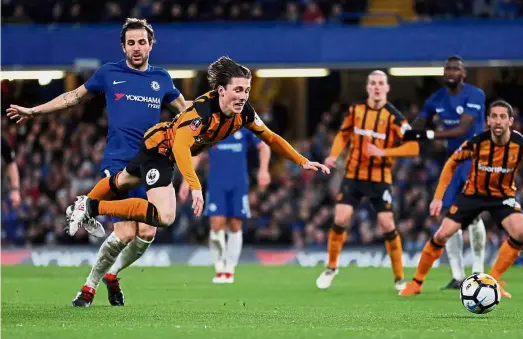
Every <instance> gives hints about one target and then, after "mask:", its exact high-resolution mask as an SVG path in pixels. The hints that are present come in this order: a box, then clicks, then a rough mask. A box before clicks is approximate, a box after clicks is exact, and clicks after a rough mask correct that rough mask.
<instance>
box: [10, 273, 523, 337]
mask: <svg viewBox="0 0 523 339" xmlns="http://www.w3.org/2000/svg"><path fill="white" fill-rule="evenodd" d="M88 272H89V268H88V267H75V268H59V267H47V268H41V267H29V266H15V267H2V338H24V339H28V338H53V339H61V338H64V339H65V338H67V339H71V338H73V339H81V338H97V339H104V338H125V339H135V338H136V339H146V338H227V339H231V338H271V339H273V338H291V339H297V338H318V337H323V338H380V339H383V338H416V339H422V338H460V339H461V338H463V339H465V338H471V339H480V338H489V339H494V338H522V337H523V310H522V307H521V306H522V305H523V304H522V303H521V300H522V298H523V285H522V284H521V281H522V280H521V278H522V277H523V269H521V268H512V269H511V270H509V271H508V272H507V274H506V276H505V277H504V278H505V280H506V281H507V283H508V286H507V289H508V290H509V291H510V292H512V293H513V295H514V298H513V299H511V300H502V301H501V303H500V305H499V306H498V308H497V309H496V310H494V311H493V312H491V313H489V314H486V315H474V314H472V313H469V312H467V311H466V310H465V308H464V307H463V306H462V305H461V303H460V301H459V293H458V292H457V291H446V292H441V291H439V287H440V286H441V285H444V284H445V283H447V281H448V278H449V274H450V273H449V269H448V268H447V267H441V268H439V269H435V270H433V271H432V272H431V274H430V275H429V279H428V280H427V281H426V283H425V285H424V293H423V294H421V295H419V296H416V297H413V298H400V297H398V296H397V295H396V292H395V290H393V288H392V283H391V272H390V270H389V269H381V268H376V269H372V268H356V267H351V268H347V269H342V270H341V272H340V274H339V275H338V277H337V279H336V281H335V283H334V284H333V286H332V287H331V288H330V289H329V290H326V291H322V290H318V289H317V288H316V286H315V279H316V277H317V275H318V274H319V273H320V272H321V268H320V267H317V268H302V267H297V266H285V267H262V266H241V267H239V268H238V271H237V282H236V283H235V284H234V285H213V284H211V275H212V271H211V269H210V268H200V267H185V266H178V267H169V268H134V267H133V268H130V269H128V270H127V271H125V272H124V273H123V274H122V281H121V283H122V288H123V290H124V292H125V296H126V306H125V307H111V306H110V305H109V303H108V301H107V298H106V291H105V287H104V286H100V287H101V288H100V289H99V292H98V295H97V297H96V299H95V302H94V304H93V306H92V307H91V308H87V309H85V308H82V309H78V308H73V307H72V306H71V300H72V298H73V297H74V295H75V294H76V292H77V291H78V290H79V288H80V287H81V285H82V284H83V282H84V278H85V276H86V275H87V273H88ZM412 273H413V271H412V270H408V271H407V274H408V277H410V276H412Z"/></svg>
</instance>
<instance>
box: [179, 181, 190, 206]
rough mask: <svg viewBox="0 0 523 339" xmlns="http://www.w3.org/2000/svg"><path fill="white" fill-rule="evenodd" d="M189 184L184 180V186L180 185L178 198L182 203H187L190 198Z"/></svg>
mask: <svg viewBox="0 0 523 339" xmlns="http://www.w3.org/2000/svg"><path fill="white" fill-rule="evenodd" d="M190 190H191V189H190V187H189V183H188V182H187V181H186V180H184V181H183V182H182V184H181V185H180V189H179V190H178V197H179V198H180V200H181V201H182V202H184V201H186V200H187V198H188V197H189V191H190Z"/></svg>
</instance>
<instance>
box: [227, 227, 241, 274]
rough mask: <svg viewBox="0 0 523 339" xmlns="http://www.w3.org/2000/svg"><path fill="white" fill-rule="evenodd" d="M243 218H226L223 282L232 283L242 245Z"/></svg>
mask: <svg viewBox="0 0 523 339" xmlns="http://www.w3.org/2000/svg"><path fill="white" fill-rule="evenodd" d="M242 224H243V219H240V218H227V226H228V227H227V228H228V229H227V246H226V248H227V249H226V253H225V278H224V282H225V283H233V282H234V275H235V271H236V266H237V265H238V261H239V260H240V254H241V252H242V245H243V233H242Z"/></svg>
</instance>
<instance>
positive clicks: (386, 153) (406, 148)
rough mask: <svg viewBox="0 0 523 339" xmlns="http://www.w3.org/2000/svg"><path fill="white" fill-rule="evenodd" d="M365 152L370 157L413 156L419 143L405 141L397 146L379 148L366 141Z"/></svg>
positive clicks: (418, 150) (417, 149)
mask: <svg viewBox="0 0 523 339" xmlns="http://www.w3.org/2000/svg"><path fill="white" fill-rule="evenodd" d="M366 144H367V153H368V155H369V156H371V157H415V156H417V155H418V154H419V152H420V147H419V144H418V143H417V142H416V141H407V142H404V143H403V144H401V145H400V146H398V147H391V148H379V147H378V146H376V145H374V144H372V143H370V142H368V141H367V142H366Z"/></svg>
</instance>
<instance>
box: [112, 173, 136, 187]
mask: <svg viewBox="0 0 523 339" xmlns="http://www.w3.org/2000/svg"><path fill="white" fill-rule="evenodd" d="M116 180H117V181H116V184H117V185H118V187H119V188H120V190H122V189H130V188H133V187H136V186H137V185H140V178H138V177H135V176H134V175H131V174H129V172H127V171H126V170H125V169H124V170H123V171H121V172H119V173H118V175H117V178H116Z"/></svg>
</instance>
